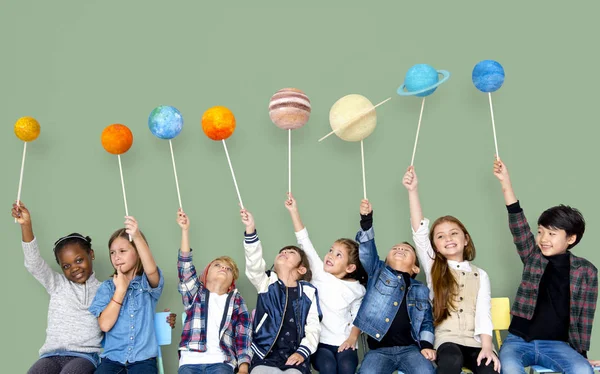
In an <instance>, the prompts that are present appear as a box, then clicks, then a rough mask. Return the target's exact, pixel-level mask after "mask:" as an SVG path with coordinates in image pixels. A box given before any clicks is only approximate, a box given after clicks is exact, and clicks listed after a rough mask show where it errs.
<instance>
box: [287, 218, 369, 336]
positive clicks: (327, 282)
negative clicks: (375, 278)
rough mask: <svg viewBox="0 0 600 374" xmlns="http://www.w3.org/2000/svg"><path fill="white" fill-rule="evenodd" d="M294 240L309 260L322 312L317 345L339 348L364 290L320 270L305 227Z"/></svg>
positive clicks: (351, 322) (347, 332)
mask: <svg viewBox="0 0 600 374" xmlns="http://www.w3.org/2000/svg"><path fill="white" fill-rule="evenodd" d="M296 239H297V240H298V244H299V246H300V248H302V249H303V250H304V252H305V253H306V256H307V257H308V261H309V263H310V269H311V271H312V274H313V276H312V280H311V283H312V284H313V285H314V286H315V287H317V290H318V291H319V304H320V306H321V311H322V312H323V320H321V336H320V338H319V342H320V343H323V344H328V345H333V346H339V345H341V344H342V343H343V342H344V341H345V340H346V339H348V337H349V336H350V332H351V331H352V326H353V322H354V318H356V314H357V313H358V309H360V304H361V303H362V299H363V297H364V296H365V293H366V289H365V287H364V286H363V285H362V284H360V283H359V282H358V281H355V280H343V279H339V278H337V277H335V276H334V275H332V274H329V273H327V272H326V271H325V270H323V260H322V259H321V257H319V254H318V253H317V251H316V250H315V247H314V246H313V245H312V242H311V241H310V239H309V237H308V231H307V230H306V228H304V229H302V230H301V231H298V232H297V233H296Z"/></svg>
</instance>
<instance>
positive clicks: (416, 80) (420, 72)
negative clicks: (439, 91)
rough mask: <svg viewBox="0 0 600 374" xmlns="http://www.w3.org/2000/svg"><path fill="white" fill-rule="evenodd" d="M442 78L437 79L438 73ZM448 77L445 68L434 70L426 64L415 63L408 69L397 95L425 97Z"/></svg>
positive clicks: (448, 74)
mask: <svg viewBox="0 0 600 374" xmlns="http://www.w3.org/2000/svg"><path fill="white" fill-rule="evenodd" d="M440 74H441V75H442V80H439V75H440ZM448 78H450V73H449V72H448V71H446V70H435V69H434V68H433V67H432V66H430V65H427V64H417V65H414V66H413V67H411V68H410V69H408V71H407V72H406V76H405V77H404V84H402V86H400V87H399V88H398V91H397V92H398V95H401V96H418V97H425V96H429V95H431V94H432V93H433V92H434V91H435V89H436V88H437V86H439V85H440V84H442V83H444V82H445V81H447V80H448Z"/></svg>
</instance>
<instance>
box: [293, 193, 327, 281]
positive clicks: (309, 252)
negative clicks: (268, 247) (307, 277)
mask: <svg viewBox="0 0 600 374" xmlns="http://www.w3.org/2000/svg"><path fill="white" fill-rule="evenodd" d="M285 208H286V209H287V210H288V211H289V212H290V217H291V218H292V224H293V225H294V231H295V233H296V240H297V241H298V245H299V246H300V248H302V249H303V250H304V252H305V253H306V257H308V262H309V263H310V268H311V270H312V273H313V279H315V278H318V277H320V276H321V275H323V273H325V271H324V270H323V260H321V257H319V254H318V253H317V250H316V249H315V247H314V245H313V244H312V241H311V240H310V238H309V236H308V230H306V227H304V224H303V223H302V219H300V213H299V212H298V203H297V202H296V199H294V196H292V194H291V193H288V199H287V200H286V201H285Z"/></svg>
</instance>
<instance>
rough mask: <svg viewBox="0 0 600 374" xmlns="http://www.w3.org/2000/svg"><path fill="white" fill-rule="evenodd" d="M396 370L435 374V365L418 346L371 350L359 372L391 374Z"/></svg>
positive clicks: (365, 373) (405, 372)
mask: <svg viewBox="0 0 600 374" xmlns="http://www.w3.org/2000/svg"><path fill="white" fill-rule="evenodd" d="M396 370H398V371H401V372H403V373H404V374H435V369H434V368H433V364H432V363H431V361H429V360H428V359H426V358H425V357H424V356H423V355H422V354H421V350H420V349H419V347H417V346H416V345H409V346H406V347H386V348H378V349H374V350H371V351H369V352H367V354H366V355H365V357H364V359H363V361H362V364H361V365H360V370H359V371H358V372H359V373H360V374H391V373H393V372H394V371H396Z"/></svg>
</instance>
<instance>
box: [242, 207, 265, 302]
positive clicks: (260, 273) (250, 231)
mask: <svg viewBox="0 0 600 374" xmlns="http://www.w3.org/2000/svg"><path fill="white" fill-rule="evenodd" d="M240 216H241V217H242V223H243V224H244V226H246V231H245V232H244V252H245V255H246V276H247V277H248V280H249V281H250V283H252V285H254V287H255V288H256V290H257V291H258V292H266V291H267V289H268V288H269V277H268V276H267V274H266V270H267V265H266V263H265V259H264V258H263V252H262V245H261V243H260V240H259V239H258V234H257V233H256V226H255V224H254V217H253V216H252V213H250V212H249V211H247V210H246V209H242V210H240Z"/></svg>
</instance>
